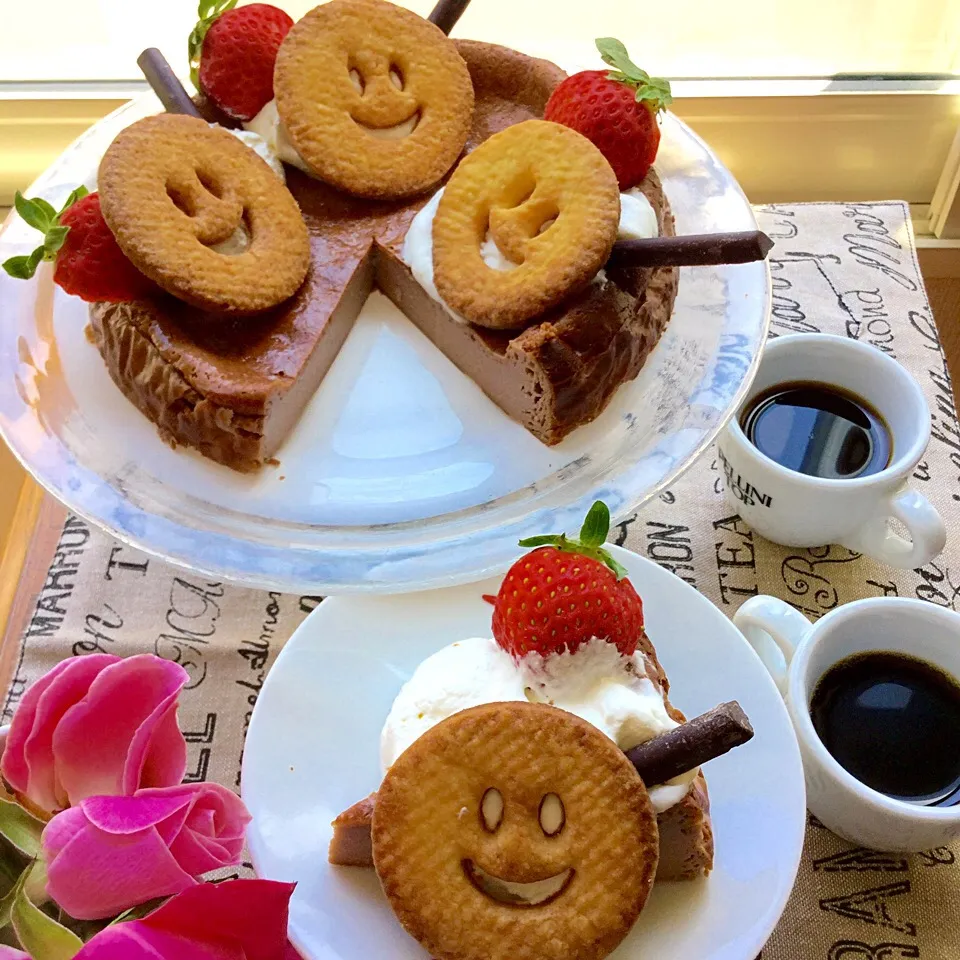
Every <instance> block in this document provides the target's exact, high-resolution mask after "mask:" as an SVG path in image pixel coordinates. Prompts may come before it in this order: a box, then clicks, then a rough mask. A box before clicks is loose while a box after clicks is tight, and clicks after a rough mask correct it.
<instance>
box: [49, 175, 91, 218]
mask: <svg viewBox="0 0 960 960" xmlns="http://www.w3.org/2000/svg"><path fill="white" fill-rule="evenodd" d="M89 192H90V191H89V190H88V189H87V188H86V187H85V186H84V185H83V184H82V183H81V184H80V186H79V187H77V188H76V189H75V190H71V191H70V196H69V197H67V199H66V202H65V203H64V205H63V206H62V207H61V208H60V214H59V215H60V216H61V217H62V216H63V215H64V214H65V213H66V212H67V211H68V210H69V209H70V208H71V207H72V206H73V205H74V204H75V203H76V202H77V201H78V200H82V199H83V198H84V197H85V196H86V195H87V194H88V193H89ZM51 209H53V208H52V207H51Z"/></svg>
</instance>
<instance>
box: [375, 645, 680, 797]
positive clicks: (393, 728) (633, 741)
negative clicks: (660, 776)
mask: <svg viewBox="0 0 960 960" xmlns="http://www.w3.org/2000/svg"><path fill="white" fill-rule="evenodd" d="M509 700H530V701H532V702H534V703H548V704H551V705H552V706H555V707H559V708H560V709H561V710H566V711H568V712H569V713H575V714H576V715H577V716H578V717H581V718H583V719H584V720H586V721H587V722H588V723H592V724H593V725H594V726H595V727H597V728H598V729H599V730H601V731H603V733H605V734H606V735H607V736H608V737H609V738H610V739H611V740H613V741H614V742H615V743H616V744H617V746H618V747H620V749H621V750H629V749H630V748H631V747H635V746H637V744H640V743H645V742H646V741H647V740H650V739H652V738H653V737H656V736H658V735H659V734H661V733H666V732H667V731H668V730H672V729H673V728H674V727H676V726H677V722H676V721H675V720H673V719H672V718H671V717H670V715H669V714H668V713H667V709H666V705H665V703H664V700H663V693H662V692H661V690H660V687H659V685H658V684H657V683H656V682H654V681H653V680H651V679H650V678H649V677H648V675H647V663H646V660H645V658H644V656H643V654H642V653H640V652H637V653H635V654H634V655H633V656H632V657H624V656H622V655H621V654H620V651H619V650H617V648H616V647H615V646H614V645H613V644H611V643H608V642H607V641H606V640H600V639H596V638H594V639H592V640H590V641H589V642H587V643H585V644H584V645H583V646H581V647H580V648H579V649H578V650H577V651H576V652H575V653H567V652H564V653H559V654H555V655H553V656H551V657H547V658H544V657H541V656H540V655H539V654H530V655H528V656H526V657H524V658H523V659H522V660H520V661H519V662H517V661H515V660H514V659H513V658H512V657H511V656H510V655H509V654H508V653H505V652H504V651H503V650H502V649H501V648H500V647H498V646H497V644H496V642H495V641H494V640H492V639H491V638H489V637H472V638H470V639H468V640H459V641H457V642H456V643H453V644H450V645H449V646H447V647H444V648H443V649H441V650H438V651H437V652H436V653H435V654H433V655H432V656H430V657H427V659H426V660H424V661H423V663H421V664H420V665H419V666H418V667H417V669H416V671H414V674H413V676H412V677H411V678H410V679H409V680H408V681H407V682H406V683H405V684H404V685H403V687H402V689H401V690H400V692H399V693H398V694H397V698H396V699H395V700H394V702H393V706H392V708H391V709H390V714H389V716H388V717H387V719H386V722H385V723H384V725H383V731H382V732H381V734H380V762H381V765H382V767H383V769H384V771H386V770H387V769H389V767H391V766H392V765H393V763H394V761H396V759H397V757H399V756H400V754H401V753H403V751H404V750H406V748H407V747H409V746H410V744H411V743H413V742H414V740H416V739H417V738H418V737H420V736H421V735H422V734H424V733H426V731H427V730H429V729H430V728H431V727H432V726H434V725H435V724H437V723H439V722H440V721H441V720H445V719H446V718H447V717H450V716H452V715H453V714H455V713H459V711H461V710H466V709H467V708H468V707H475V706H479V705H480V704H482V703H496V702H501V701H509ZM696 775H697V769H694V770H691V771H689V772H687V773H684V774H682V775H681V776H679V777H677V778H675V779H674V780H671V781H669V782H668V783H665V784H660V785H658V786H655V787H653V788H652V789H651V790H650V799H651V801H652V802H653V806H654V809H655V810H656V811H657V812H658V813H661V812H663V811H664V810H667V809H669V808H670V807H672V806H673V805H674V804H675V803H678V802H679V801H680V800H682V799H683V798H684V797H685V796H686V794H687V792H688V791H689V789H690V785H691V783H693V780H694V778H695V777H696Z"/></svg>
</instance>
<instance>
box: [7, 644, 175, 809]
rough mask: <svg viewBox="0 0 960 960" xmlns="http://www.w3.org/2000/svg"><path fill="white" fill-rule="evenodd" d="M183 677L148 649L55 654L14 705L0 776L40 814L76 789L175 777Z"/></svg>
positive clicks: (149, 783)
mask: <svg viewBox="0 0 960 960" xmlns="http://www.w3.org/2000/svg"><path fill="white" fill-rule="evenodd" d="M187 680H188V675H187V672H186V670H184V669H183V667H181V666H179V665H177V664H175V663H171V662H170V661H169V660H164V659H162V658H161V657H155V656H153V655H152V654H143V655H141V656H136V657H128V658H126V659H121V658H120V657H115V656H113V655H111V654H107V653H96V654H90V655H88V656H85V657H74V658H72V659H70V660H64V661H63V662H62V663H59V664H57V666H55V667H54V668H53V669H52V670H51V671H50V672H49V673H48V674H46V675H45V676H43V677H41V678H40V679H39V680H38V681H37V682H36V683H35V684H34V685H33V686H32V687H31V688H30V689H29V690H28V691H27V693H26V695H25V696H24V698H23V700H22V702H21V703H20V706H19V707H18V708H17V712H16V713H15V714H14V717H13V723H12V724H11V725H10V733H9V736H8V737H7V743H6V746H5V748H4V751H3V761H2V763H0V771H2V773H3V776H4V779H5V780H6V781H7V783H9V784H10V786H11V787H12V788H13V790H14V791H15V792H16V793H17V794H18V796H19V797H20V799H21V800H22V801H23V802H24V804H25V805H26V806H27V807H29V808H30V809H31V810H33V811H34V812H35V813H38V814H40V815H42V816H49V815H50V814H53V813H55V812H56V811H57V810H62V809H64V808H65V807H69V806H72V805H74V804H77V803H79V802H80V801H81V800H83V799H84V798H86V797H92V796H97V795H123V794H132V793H133V792H134V791H135V790H137V789H139V788H141V787H167V786H171V785H173V784H176V783H179V782H180V781H181V780H182V779H183V774H184V771H185V770H186V768H187V745H186V742H185V741H184V739H183V734H182V733H181V732H180V728H179V727H178V726H177V697H178V695H179V693H180V689H181V688H182V687H183V685H184V684H185V683H186V682H187Z"/></svg>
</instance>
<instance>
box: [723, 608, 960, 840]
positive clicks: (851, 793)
mask: <svg viewBox="0 0 960 960" xmlns="http://www.w3.org/2000/svg"><path fill="white" fill-rule="evenodd" d="M733 622H734V623H735V624H736V625H737V627H739V628H740V630H741V631H742V633H743V635H744V636H745V637H746V638H747V640H749V641H750V643H751V645H752V646H753V648H754V650H756V651H757V654H758V655H759V656H760V659H761V660H762V661H763V663H764V666H766V668H767V669H768V670H769V671H770V673H771V675H772V676H773V679H774V680H775V681H776V683H777V685H778V686H779V687H780V692H781V693H782V694H783V696H784V700H785V701H786V704H787V710H788V711H789V713H790V719H791V720H792V721H793V727H794V730H795V731H796V734H797V740H798V741H799V743H800V755H801V757H802V758H803V772H804V779H805V780H806V785H807V806H808V807H809V809H810V810H811V812H812V813H813V814H814V815H815V816H816V817H817V818H818V819H819V820H820V822H821V823H823V824H824V826H826V827H829V828H830V829H831V830H832V831H833V832H834V833H837V834H839V835H840V836H841V837H845V838H846V839H847V840H850V841H852V842H853V843H856V844H859V845H860V846H863V847H870V848H872V849H874V850H897V851H903V852H909V853H914V852H916V851H918V850H929V849H931V848H933V847H940V846H945V845H947V844H949V843H950V842H951V840H953V839H954V838H955V837H956V836H957V835H960V805H957V806H953V807H927V806H922V805H920V804H915V803H910V802H908V801H905V800H896V799H894V798H893V797H888V796H886V795H885V794H882V793H878V792H877V791H876V790H873V789H872V788H870V787H868V786H867V785H866V784H864V783H861V782H860V781H859V780H858V779H857V778H856V777H854V776H853V775H852V774H850V773H848V772H847V771H846V770H845V769H844V768H843V767H842V766H841V765H840V764H839V763H838V762H837V761H836V760H835V759H834V758H833V757H832V756H831V754H830V753H829V751H828V750H827V748H826V747H825V746H824V744H823V741H822V740H821V739H820V737H819V736H818V735H817V731H816V730H815V729H814V726H813V720H812V719H811V717H810V701H811V698H812V697H813V694H814V690H815V689H816V686H817V681H819V679H820V678H821V677H822V676H823V675H824V674H825V673H826V672H827V671H828V670H829V669H830V668H831V667H832V666H833V665H834V664H835V663H837V662H839V661H840V660H843V659H845V658H846V657H849V656H852V655H854V654H857V653H867V652H873V651H892V652H895V653H904V654H908V655H910V656H912V657H918V658H919V659H921V660H926V661H927V662H928V663H931V664H933V665H935V666H937V667H939V668H940V669H941V670H943V671H944V672H945V673H947V674H949V675H950V676H951V677H955V678H957V677H960V615H958V614H956V613H953V612H952V611H950V610H947V609H945V608H943V607H938V606H937V605H936V604H932V603H927V602H926V601H923V600H909V599H904V598H899V597H871V598H870V599H867V600H856V601H854V602H853V603H847V604H844V605H843V606H841V607H837V608H836V609H835V610H831V611H830V613H828V614H827V615H826V616H825V617H822V618H821V619H820V620H818V621H817V622H816V623H815V624H812V623H810V621H809V620H807V619H806V617H804V616H803V614H801V613H798V612H797V611H796V610H794V608H793V607H791V606H790V605H789V604H787V603H784V602H783V601H782V600H779V599H777V598H776V597H767V596H759V597H752V598H751V599H749V600H748V601H747V602H746V603H744V604H743V606H742V607H740V609H739V610H738V611H737V612H736V614H734V617H733ZM877 749H879V750H882V749H883V744H877Z"/></svg>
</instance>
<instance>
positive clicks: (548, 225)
mask: <svg viewBox="0 0 960 960" xmlns="http://www.w3.org/2000/svg"><path fill="white" fill-rule="evenodd" d="M556 222H557V218H556V217H551V218H550V219H549V220H544V221H543V223H541V224H540V229H539V230H537V236H538V237H539V236H540V234H541V233H546V232H547V231H548V230H549V229H550V228H551V227H552V226H553V225H554V224H555V223H556Z"/></svg>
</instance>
